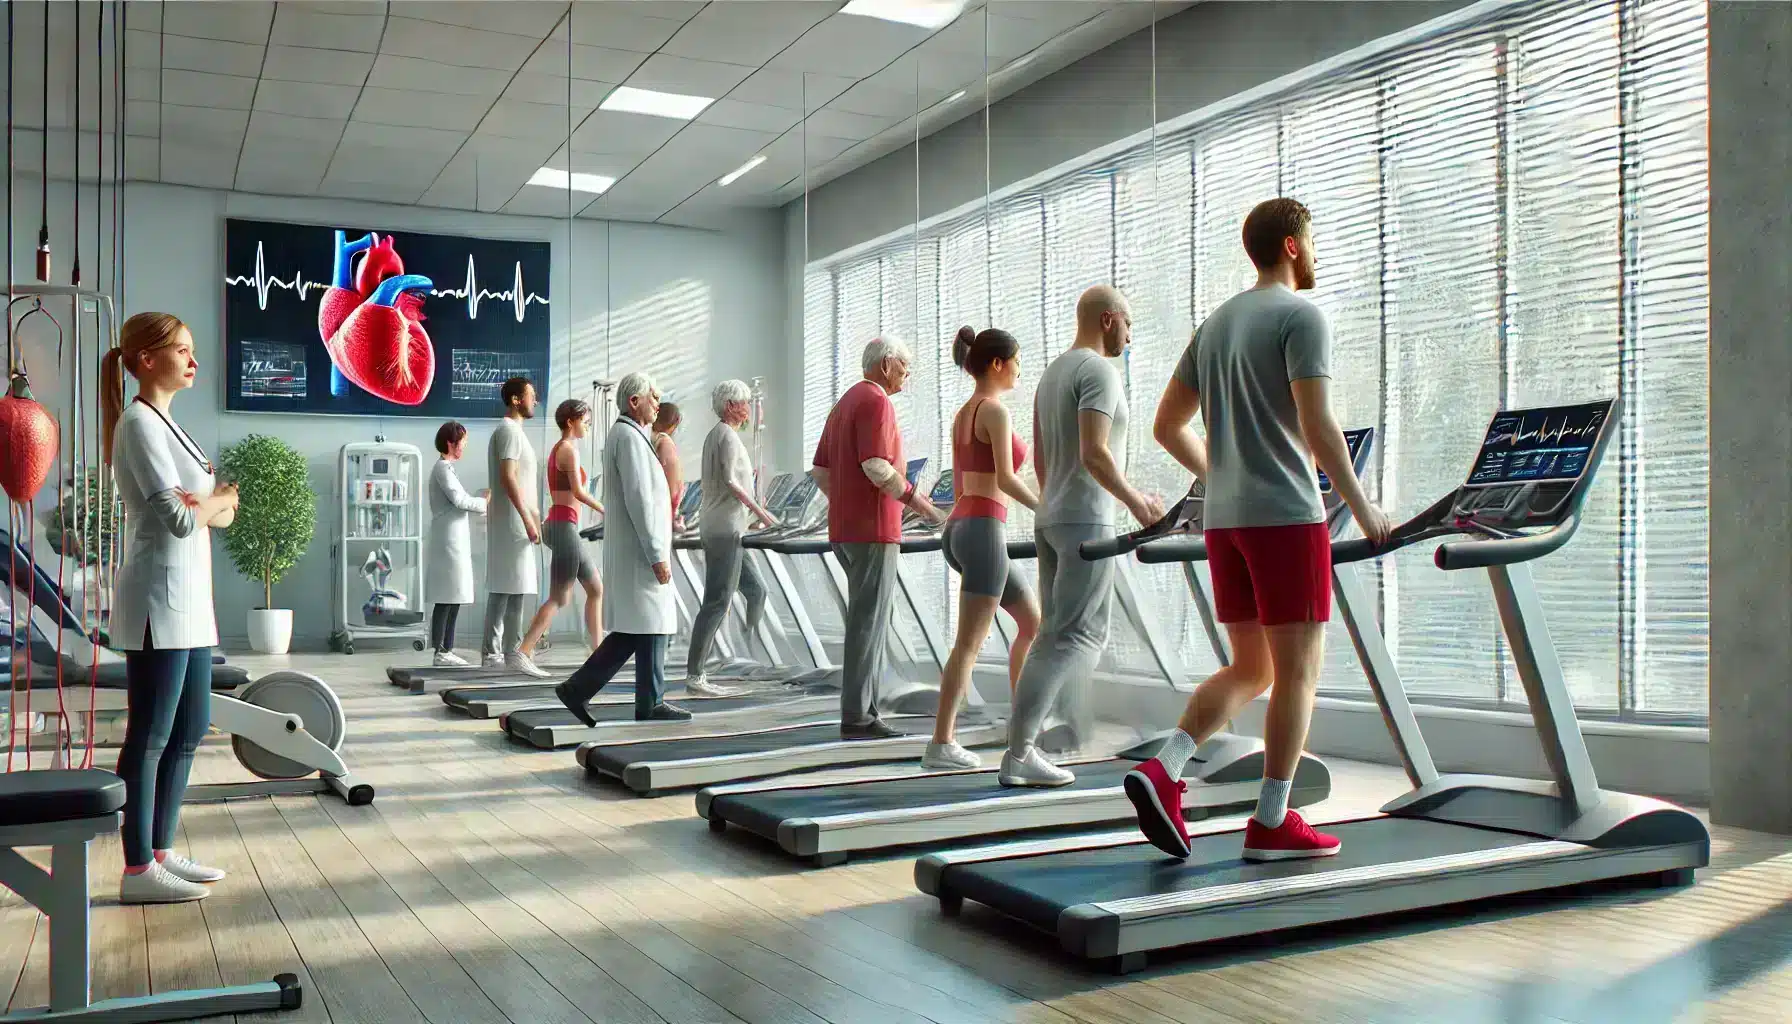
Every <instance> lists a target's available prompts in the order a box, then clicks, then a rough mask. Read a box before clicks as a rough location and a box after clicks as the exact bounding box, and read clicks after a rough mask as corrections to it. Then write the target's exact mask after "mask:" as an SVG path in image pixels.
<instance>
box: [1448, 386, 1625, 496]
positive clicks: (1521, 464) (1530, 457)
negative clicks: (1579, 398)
mask: <svg viewBox="0 0 1792 1024" xmlns="http://www.w3.org/2000/svg"><path fill="white" fill-rule="evenodd" d="M1611 410H1612V403H1611V402H1610V401H1609V400H1606V401H1599V402H1588V403H1586V404H1584V405H1559V406H1554V407H1552V408H1548V409H1522V410H1513V411H1511V412H1499V413H1495V414H1494V417H1493V422H1492V423H1491V424H1489V425H1488V427H1487V435H1486V436H1485V437H1484V438H1482V440H1481V453H1480V454H1479V455H1478V456H1476V457H1475V467H1474V469H1472V470H1470V471H1469V475H1468V486H1470V487H1498V486H1502V485H1506V484H1530V483H1549V482H1556V483H1561V482H1567V483H1572V482H1574V481H1576V480H1579V479H1580V478H1581V476H1582V474H1584V473H1585V472H1586V471H1587V465H1588V463H1589V461H1590V460H1591V458H1592V455H1593V449H1594V448H1595V447H1597V446H1598V443H1599V436H1600V435H1601V434H1602V433H1604V432H1605V426H1606V422H1607V421H1608V420H1609V418H1610V416H1611Z"/></svg>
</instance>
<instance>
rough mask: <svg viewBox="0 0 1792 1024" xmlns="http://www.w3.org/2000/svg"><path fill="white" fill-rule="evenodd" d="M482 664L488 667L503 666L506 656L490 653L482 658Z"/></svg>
mask: <svg viewBox="0 0 1792 1024" xmlns="http://www.w3.org/2000/svg"><path fill="white" fill-rule="evenodd" d="M480 664H481V665H484V666H485V667H486V668H503V667H504V656H503V655H502V654H488V655H486V656H485V657H484V658H483V659H481V661H480Z"/></svg>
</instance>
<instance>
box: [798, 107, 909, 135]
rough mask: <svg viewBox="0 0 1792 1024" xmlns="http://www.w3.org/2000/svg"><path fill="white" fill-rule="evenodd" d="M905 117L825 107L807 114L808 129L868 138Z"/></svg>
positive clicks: (893, 125)
mask: <svg viewBox="0 0 1792 1024" xmlns="http://www.w3.org/2000/svg"><path fill="white" fill-rule="evenodd" d="M905 120H907V118H902V117H888V116H879V115H875V114H854V113H851V112H849V111H845V110H835V109H833V108H831V107H830V108H827V109H824V110H817V111H816V112H814V113H813V114H810V115H809V131H810V132H811V133H818V134H821V135H830V136H833V137H835V138H841V139H869V138H870V137H872V136H873V135H876V134H877V133H878V132H881V131H883V130H884V129H886V128H893V127H895V126H896V125H899V124H901V123H902V122H903V121H905Z"/></svg>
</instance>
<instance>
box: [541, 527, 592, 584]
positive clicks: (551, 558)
mask: <svg viewBox="0 0 1792 1024" xmlns="http://www.w3.org/2000/svg"><path fill="white" fill-rule="evenodd" d="M541 542H542V543H543V544H545V545H547V549H548V585H549V586H550V587H552V588H553V589H554V590H559V589H560V588H561V587H564V586H566V585H567V584H568V583H571V582H572V581H573V580H578V581H579V582H580V583H590V582H591V581H592V580H594V579H597V568H596V566H594V565H592V563H591V552H590V549H588V548H586V547H585V542H584V541H583V540H582V539H580V537H579V524H578V523H569V522H566V521H565V520H563V519H556V520H554V521H552V522H548V523H543V524H542V525H541Z"/></svg>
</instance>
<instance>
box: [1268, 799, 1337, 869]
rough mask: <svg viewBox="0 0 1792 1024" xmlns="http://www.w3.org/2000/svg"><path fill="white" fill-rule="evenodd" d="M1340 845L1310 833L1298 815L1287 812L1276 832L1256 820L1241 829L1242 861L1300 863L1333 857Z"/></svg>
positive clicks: (1323, 834)
mask: <svg viewBox="0 0 1792 1024" xmlns="http://www.w3.org/2000/svg"><path fill="white" fill-rule="evenodd" d="M1342 845H1343V844H1342V843H1340V842H1338V837H1337V836H1328V835H1326V834H1325V833H1324V832H1315V831H1313V826H1311V825H1309V824H1307V822H1306V819H1305V818H1302V817H1301V816H1300V814H1299V813H1297V812H1295V811H1289V812H1288V816H1287V817H1286V818H1283V819H1282V826H1281V827H1280V828H1270V827H1269V826H1268V825H1265V824H1263V823H1262V822H1260V821H1258V820H1257V819H1256V818H1252V819H1251V820H1250V823H1249V824H1247V825H1246V826H1245V827H1244V859H1245V860H1301V859H1303V858H1306V857H1332V856H1336V855H1337V852H1338V848H1339V847H1340V846H1342Z"/></svg>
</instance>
